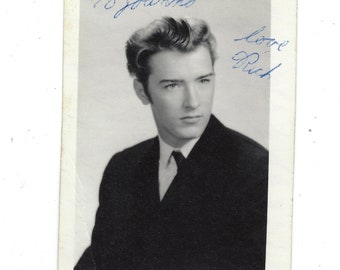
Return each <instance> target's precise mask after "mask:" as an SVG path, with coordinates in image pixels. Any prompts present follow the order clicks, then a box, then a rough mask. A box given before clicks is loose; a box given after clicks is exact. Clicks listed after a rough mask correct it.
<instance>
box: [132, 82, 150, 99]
mask: <svg viewBox="0 0 340 270" xmlns="http://www.w3.org/2000/svg"><path fill="white" fill-rule="evenodd" d="M133 88H134V89H135V92H136V95H137V97H139V99H140V100H141V101H142V102H143V104H144V105H147V104H149V103H150V99H149V97H148V96H147V95H146V93H145V90H144V86H143V84H142V83H141V82H140V81H139V80H137V79H134V80H133Z"/></svg>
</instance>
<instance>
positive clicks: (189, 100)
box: [184, 84, 200, 109]
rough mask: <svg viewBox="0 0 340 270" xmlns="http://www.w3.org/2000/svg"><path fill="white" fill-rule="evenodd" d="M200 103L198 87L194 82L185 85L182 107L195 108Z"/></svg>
mask: <svg viewBox="0 0 340 270" xmlns="http://www.w3.org/2000/svg"><path fill="white" fill-rule="evenodd" d="M199 105H200V97H199V92H198V89H197V88H196V87H195V85H194V84H190V85H187V86H186V89H185V97H184V107H185V108H188V109H196V108H197V107H199Z"/></svg>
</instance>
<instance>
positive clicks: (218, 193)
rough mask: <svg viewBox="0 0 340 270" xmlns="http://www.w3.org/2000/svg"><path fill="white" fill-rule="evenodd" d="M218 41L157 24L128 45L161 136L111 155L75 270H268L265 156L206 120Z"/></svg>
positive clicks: (199, 26)
mask: <svg viewBox="0 0 340 270" xmlns="http://www.w3.org/2000/svg"><path fill="white" fill-rule="evenodd" d="M215 47H216V42H215V39H214V37H213V35H212V33H211V32H210V30H209V28H208V26H207V25H206V23H205V22H203V21H201V20H193V19H179V20H175V19H173V18H163V19H161V20H156V21H154V22H153V23H151V24H150V25H148V26H147V27H146V28H144V29H141V30H139V31H137V32H136V33H135V34H134V35H133V36H132V37H131V38H130V39H129V41H128V42H127V45H126V55H127V59H128V70H129V72H130V74H131V75H132V76H134V89H135V91H136V94H137V96H138V98H139V99H140V100H141V101H142V103H143V104H145V105H150V107H151V110H152V113H153V117H154V120H155V123H156V126H157V130H158V136H157V137H156V138H153V139H150V140H147V141H145V142H142V143H140V144H137V145H135V146H133V147H131V148H128V149H126V150H124V151H122V152H120V153H117V154H116V155H114V156H113V157H112V159H111V161H110V162H109V164H108V165H107V167H106V170H105V172H104V176H103V180H102V183H101V188H100V195H99V201H100V206H99V208H98V211H97V215H96V224H95V227H94V229H93V234H92V243H91V246H90V247H89V248H88V249H87V250H86V251H85V253H84V254H83V256H82V258H81V259H80V260H79V262H78V264H77V266H76V268H75V269H77V270H81V269H97V270H104V269H105V270H111V269H228V270H233V269H239V270H247V269H251V270H260V269H264V268H265V266H264V265H265V250H266V249H265V246H266V223H267V220H266V219H267V218H266V217H267V215H266V213H267V182H268V181H267V180H268V179H267V178H268V152H267V151H266V150H265V149H264V148H263V147H262V146H260V145H259V144H257V143H256V142H254V141H252V140H251V139H249V138H247V137H245V136H244V135H241V134H239V133H237V132H235V131H232V130H230V129H228V128H226V127H224V126H223V125H222V124H221V123H220V122H219V121H218V120H217V119H216V118H215V116H213V115H212V114H211V110H212V103H213V96H214V80H215V73H214V60H215Z"/></svg>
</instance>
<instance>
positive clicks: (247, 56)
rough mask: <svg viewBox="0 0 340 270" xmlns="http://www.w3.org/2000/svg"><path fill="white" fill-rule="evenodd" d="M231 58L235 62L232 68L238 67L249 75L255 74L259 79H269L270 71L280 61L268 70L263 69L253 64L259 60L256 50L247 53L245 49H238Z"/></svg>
mask: <svg viewBox="0 0 340 270" xmlns="http://www.w3.org/2000/svg"><path fill="white" fill-rule="evenodd" d="M232 60H234V61H235V62H236V63H235V64H234V65H233V67H232V68H233V69H240V70H242V71H243V72H246V73H248V74H249V75H251V74H255V75H257V76H258V77H260V78H261V79H262V78H268V79H269V78H270V75H271V73H272V72H274V70H276V69H277V68H279V67H280V66H281V63H280V64H278V65H276V66H275V67H273V68H272V69H270V70H268V71H265V70H263V68H258V67H256V65H255V64H256V63H257V62H258V61H259V60H260V54H259V53H257V52H253V53H247V52H245V51H239V52H237V53H236V54H235V55H234V56H233V57H232Z"/></svg>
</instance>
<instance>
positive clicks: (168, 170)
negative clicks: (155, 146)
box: [158, 136, 199, 200]
mask: <svg viewBox="0 0 340 270" xmlns="http://www.w3.org/2000/svg"><path fill="white" fill-rule="evenodd" d="M158 138H159V151H160V153H159V169H158V181H159V196H160V199H161V200H162V199H163V197H164V195H165V193H166V191H167V190H168V188H169V186H170V184H171V182H172V180H173V179H174V178H175V176H176V174H177V164H176V161H175V159H174V157H173V156H172V155H171V154H172V151H180V152H181V153H182V154H183V156H184V157H185V158H187V157H188V156H189V154H190V152H191V150H192V148H193V147H194V146H195V144H196V143H197V141H198V140H199V138H197V139H193V140H190V141H189V142H188V143H186V144H185V145H183V146H182V147H181V148H180V149H178V148H173V147H171V146H170V145H168V144H167V143H165V142H164V141H163V140H162V138H161V137H160V136H158Z"/></svg>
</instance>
